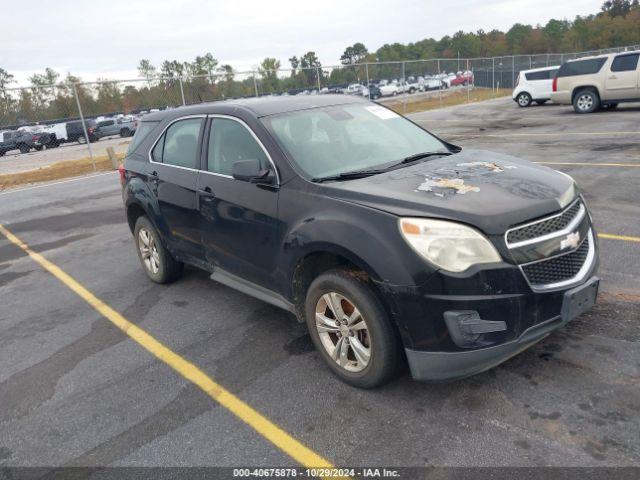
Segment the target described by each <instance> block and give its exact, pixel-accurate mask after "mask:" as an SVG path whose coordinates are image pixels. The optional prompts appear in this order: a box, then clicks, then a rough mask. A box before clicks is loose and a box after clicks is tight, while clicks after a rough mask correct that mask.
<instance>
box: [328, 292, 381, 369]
mask: <svg viewBox="0 0 640 480" xmlns="http://www.w3.org/2000/svg"><path fill="white" fill-rule="evenodd" d="M315 324H316V329H317V331H318V336H319V337H320V342H321V343H322V346H323V347H324V349H325V350H326V352H327V353H328V354H329V356H330V357H331V358H332V359H333V360H334V361H335V362H336V363H337V364H338V365H340V366H341V367H342V368H344V369H345V370H347V371H349V372H360V371H362V370H364V369H365V368H366V367H367V365H369V362H370V360H371V338H370V336H369V328H368V327H367V323H366V321H365V319H364V317H363V316H362V314H361V313H360V311H359V310H358V308H357V307H356V306H355V305H354V304H353V302H352V301H351V300H349V299H348V298H346V297H345V296H344V295H341V294H339V293H336V292H329V293H325V294H324V295H322V296H321V297H320V299H319V300H318V302H317V304H316V318H315Z"/></svg>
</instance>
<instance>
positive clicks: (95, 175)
mask: <svg viewBox="0 0 640 480" xmlns="http://www.w3.org/2000/svg"><path fill="white" fill-rule="evenodd" d="M116 173H117V172H116V171H113V172H104V173H94V174H92V175H84V176H81V177H74V178H70V179H68V180H60V181H59V182H51V183H43V184H41V185H33V186H31V187H25V188H12V189H10V190H7V191H6V192H0V196H1V195H9V194H10V193H17V192H25V191H27V190H35V189H36V188H44V187H53V186H54V185H60V184H62V183H70V182H77V181H78V180H87V179H91V178H95V177H102V176H104V175H114V174H116Z"/></svg>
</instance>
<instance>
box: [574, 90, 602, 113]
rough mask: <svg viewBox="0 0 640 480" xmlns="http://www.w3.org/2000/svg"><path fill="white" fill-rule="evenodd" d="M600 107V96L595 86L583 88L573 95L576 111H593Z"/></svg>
mask: <svg viewBox="0 0 640 480" xmlns="http://www.w3.org/2000/svg"><path fill="white" fill-rule="evenodd" d="M599 108H600V96H599V95H598V92H596V91H595V90H594V89H593V88H583V89H581V90H578V92H577V93H576V94H575V95H574V97H573V110H574V111H575V112H576V113H593V112H595V111H596V110H598V109H599Z"/></svg>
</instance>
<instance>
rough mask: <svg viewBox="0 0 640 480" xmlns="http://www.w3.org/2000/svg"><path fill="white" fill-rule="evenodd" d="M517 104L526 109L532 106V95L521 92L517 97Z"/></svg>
mask: <svg viewBox="0 0 640 480" xmlns="http://www.w3.org/2000/svg"><path fill="white" fill-rule="evenodd" d="M516 102H517V104H518V106H519V107H522V108H526V107H528V106H529V105H531V95H529V94H528V93H527V92H521V93H519V94H518V96H517V97H516Z"/></svg>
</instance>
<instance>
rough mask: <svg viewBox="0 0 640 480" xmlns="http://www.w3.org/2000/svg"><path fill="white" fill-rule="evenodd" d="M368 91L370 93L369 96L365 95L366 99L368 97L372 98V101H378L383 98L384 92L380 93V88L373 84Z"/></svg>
mask: <svg viewBox="0 0 640 480" xmlns="http://www.w3.org/2000/svg"><path fill="white" fill-rule="evenodd" d="M368 89H369V91H368V92H367V95H364V96H365V97H366V96H368V97H369V98H371V100H377V99H378V98H380V97H381V96H382V92H381V91H380V87H378V86H376V85H374V84H373V83H370V84H369V87H368Z"/></svg>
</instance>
